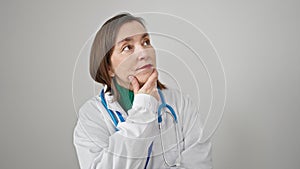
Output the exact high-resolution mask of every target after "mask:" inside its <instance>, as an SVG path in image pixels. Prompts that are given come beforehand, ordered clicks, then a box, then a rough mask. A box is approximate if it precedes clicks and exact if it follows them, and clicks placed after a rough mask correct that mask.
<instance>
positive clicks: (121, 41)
mask: <svg viewBox="0 0 300 169" xmlns="http://www.w3.org/2000/svg"><path fill="white" fill-rule="evenodd" d="M137 35H139V34H137ZM133 36H136V35H133ZM133 36H129V37H126V38H124V39H122V40H120V41H119V42H118V43H117V44H118V45H120V44H121V43H123V42H129V41H132V39H133V38H132V37H133ZM146 36H149V33H144V34H142V38H141V39H143V38H145V37H146Z"/></svg>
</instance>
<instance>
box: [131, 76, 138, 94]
mask: <svg viewBox="0 0 300 169" xmlns="http://www.w3.org/2000/svg"><path fill="white" fill-rule="evenodd" d="M128 79H129V81H130V83H131V85H132V88H133V92H134V94H137V93H138V91H139V90H140V84H139V82H138V80H137V79H136V78H135V77H134V76H129V77H128Z"/></svg>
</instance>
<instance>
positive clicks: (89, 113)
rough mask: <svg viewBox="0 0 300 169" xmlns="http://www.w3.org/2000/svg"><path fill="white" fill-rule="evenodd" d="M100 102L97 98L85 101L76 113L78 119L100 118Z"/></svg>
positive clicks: (93, 97)
mask: <svg viewBox="0 0 300 169" xmlns="http://www.w3.org/2000/svg"><path fill="white" fill-rule="evenodd" d="M101 109H102V105H101V100H100V98H99V96H92V97H91V98H89V99H88V100H86V101H85V102H84V103H83V104H82V105H81V107H80V108H79V111H78V114H77V115H78V119H82V118H83V119H89V120H93V119H98V118H101Z"/></svg>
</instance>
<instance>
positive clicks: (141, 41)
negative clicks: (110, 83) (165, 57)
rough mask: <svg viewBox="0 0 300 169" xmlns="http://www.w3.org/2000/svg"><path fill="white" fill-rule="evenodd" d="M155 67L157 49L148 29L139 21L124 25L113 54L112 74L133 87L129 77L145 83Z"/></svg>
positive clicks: (121, 82) (125, 84)
mask: <svg viewBox="0 0 300 169" xmlns="http://www.w3.org/2000/svg"><path fill="white" fill-rule="evenodd" d="M155 67H156V56H155V50H154V48H153V47H152V45H151V43H150V37H149V35H148V33H147V31H146V29H145V28H144V27H143V26H142V25H141V24H140V23H139V22H137V21H131V22H127V23H125V24H124V25H122V26H121V27H120V30H119V32H118V35H117V38H116V43H115V47H114V50H113V53H112V55H111V69H110V70H109V73H110V75H111V76H114V77H115V78H116V80H117V82H118V84H120V85H121V86H123V87H125V88H128V89H132V86H131V85H130V81H129V79H128V77H129V76H130V75H132V76H135V77H136V78H137V79H138V81H139V83H140V85H143V84H144V83H145V82H146V81H147V79H148V77H149V76H150V75H151V73H152V72H153V70H154V68H155Z"/></svg>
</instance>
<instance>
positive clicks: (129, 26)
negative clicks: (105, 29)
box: [116, 21, 147, 42]
mask: <svg viewBox="0 0 300 169" xmlns="http://www.w3.org/2000/svg"><path fill="white" fill-rule="evenodd" d="M144 33H147V31H146V29H145V28H144V27H143V25H141V24H140V23H139V22H137V21H131V22H127V23H125V24H124V25H122V26H121V27H120V29H119V32H118V35H117V39H116V42H119V41H121V40H123V39H125V38H127V37H131V36H134V35H139V34H140V35H142V34H144Z"/></svg>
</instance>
